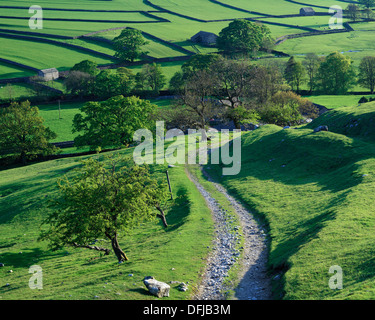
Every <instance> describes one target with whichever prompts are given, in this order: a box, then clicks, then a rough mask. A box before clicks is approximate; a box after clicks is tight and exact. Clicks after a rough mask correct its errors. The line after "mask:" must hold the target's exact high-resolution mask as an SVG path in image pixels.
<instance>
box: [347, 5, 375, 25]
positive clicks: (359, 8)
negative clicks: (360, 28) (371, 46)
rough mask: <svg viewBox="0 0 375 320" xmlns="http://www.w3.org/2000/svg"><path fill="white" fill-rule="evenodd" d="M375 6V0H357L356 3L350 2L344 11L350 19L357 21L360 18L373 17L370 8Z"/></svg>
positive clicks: (374, 15)
mask: <svg viewBox="0 0 375 320" xmlns="http://www.w3.org/2000/svg"><path fill="white" fill-rule="evenodd" d="M374 6H375V0H358V4H356V3H350V4H349V5H348V6H347V7H346V9H345V13H346V14H347V16H348V18H349V19H350V20H351V21H358V20H360V19H361V18H365V19H374V17H375V14H374V12H373V10H372V9H371V8H373V7H374Z"/></svg>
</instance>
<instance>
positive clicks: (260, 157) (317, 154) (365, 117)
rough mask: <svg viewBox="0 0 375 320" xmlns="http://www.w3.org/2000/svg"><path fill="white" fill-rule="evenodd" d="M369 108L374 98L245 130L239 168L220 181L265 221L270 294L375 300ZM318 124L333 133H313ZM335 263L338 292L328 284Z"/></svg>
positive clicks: (373, 150) (374, 162)
mask: <svg viewBox="0 0 375 320" xmlns="http://www.w3.org/2000/svg"><path fill="white" fill-rule="evenodd" d="M374 110H375V104H374V103H369V104H365V105H363V106H361V107H357V108H351V109H350V108H348V107H345V108H341V109H340V108H339V109H336V110H335V111H331V112H329V113H327V114H325V115H323V116H322V117H321V118H318V119H317V120H315V121H314V122H313V123H311V124H310V125H308V126H305V127H302V128H298V129H284V130H283V129H282V128H280V127H277V126H274V125H266V126H264V127H261V128H260V129H257V130H256V131H254V132H250V133H245V134H243V138H242V171H241V173H240V174H239V175H237V176H227V177H220V178H219V179H221V181H222V183H223V185H224V186H225V187H227V188H228V189H229V190H230V191H231V192H232V193H233V194H234V195H236V196H237V197H238V198H240V199H241V200H242V201H243V202H244V203H245V204H247V205H248V206H249V207H250V208H251V209H252V210H253V211H254V212H255V213H256V214H258V215H260V216H262V217H263V218H264V220H265V221H266V222H267V223H268V225H269V234H268V235H269V239H270V241H271V244H270V259H269V265H270V269H271V270H272V272H273V277H274V281H273V284H274V289H275V290H276V298H283V299H374V298H375V290H374V288H375V287H374V284H375V279H374V276H375V273H374V270H373V259H374V257H373V253H374V241H375V236H374V232H373V230H374V226H375V217H374V215H373V210H372V208H373V207H374V205H375V193H374V190H375V184H374V182H375V158H374V154H375V145H374V140H373V139H369V138H370V137H372V135H373V132H374V131H373V125H372V121H373V119H374ZM359 118H360V119H361V120H360V122H359V124H358V126H357V127H355V129H354V128H351V129H346V128H345V126H346V124H347V123H348V122H350V121H354V119H357V120H358V119H359ZM320 124H328V125H329V127H330V128H331V130H332V131H334V132H319V133H313V130H312V128H314V127H316V126H317V125H320ZM335 132H336V133H335ZM342 133H346V134H348V136H346V135H344V134H342ZM211 167H212V166H211ZM211 171H214V172H216V173H218V174H220V173H221V169H220V167H219V166H216V167H213V168H212V170H211ZM335 265H338V266H340V267H341V268H342V270H343V289H342V290H332V289H330V288H329V286H328V281H329V279H330V277H331V276H332V274H329V269H330V267H331V266H335Z"/></svg>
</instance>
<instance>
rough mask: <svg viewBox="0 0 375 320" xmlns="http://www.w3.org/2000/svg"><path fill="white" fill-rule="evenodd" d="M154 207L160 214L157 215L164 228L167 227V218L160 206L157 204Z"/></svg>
mask: <svg viewBox="0 0 375 320" xmlns="http://www.w3.org/2000/svg"><path fill="white" fill-rule="evenodd" d="M156 209H157V210H158V211H159V212H160V214H158V215H157V217H158V218H160V219H161V221H162V222H163V225H164V227H165V228H166V227H168V224H167V220H166V219H165V215H164V211H163V209H162V208H160V207H159V206H157V207H156Z"/></svg>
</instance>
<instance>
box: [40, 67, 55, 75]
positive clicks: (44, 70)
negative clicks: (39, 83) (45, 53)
mask: <svg viewBox="0 0 375 320" xmlns="http://www.w3.org/2000/svg"><path fill="white" fill-rule="evenodd" d="M40 72H41V73H44V74H47V73H54V72H58V71H57V69H56V68H49V69H43V70H40Z"/></svg>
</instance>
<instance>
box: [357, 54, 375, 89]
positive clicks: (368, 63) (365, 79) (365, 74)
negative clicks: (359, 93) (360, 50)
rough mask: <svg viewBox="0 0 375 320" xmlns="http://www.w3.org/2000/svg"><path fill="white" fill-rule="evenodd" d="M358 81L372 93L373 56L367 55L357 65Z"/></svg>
mask: <svg viewBox="0 0 375 320" xmlns="http://www.w3.org/2000/svg"><path fill="white" fill-rule="evenodd" d="M358 82H359V83H360V84H361V85H363V86H364V87H365V88H368V89H370V92H371V93H374V89H375V57H371V56H367V57H364V58H363V59H362V60H361V63H360V65H359V75H358Z"/></svg>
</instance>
